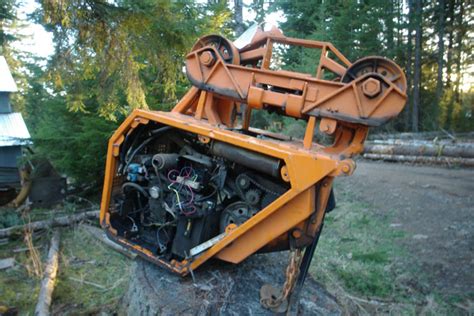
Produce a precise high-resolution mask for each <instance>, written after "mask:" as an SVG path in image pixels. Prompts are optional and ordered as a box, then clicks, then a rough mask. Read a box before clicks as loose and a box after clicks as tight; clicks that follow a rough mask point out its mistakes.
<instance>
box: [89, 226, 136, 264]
mask: <svg viewBox="0 0 474 316" xmlns="http://www.w3.org/2000/svg"><path fill="white" fill-rule="evenodd" d="M81 227H83V228H84V229H85V230H86V231H87V232H88V233H89V234H91V235H92V236H93V237H95V238H97V239H98V240H100V241H101V242H103V243H104V244H106V245H107V246H109V247H110V248H112V249H114V250H116V251H118V252H120V253H121V254H123V255H125V256H127V257H129V258H130V259H135V258H136V256H137V254H135V253H133V252H131V251H130V250H128V249H126V248H124V247H122V246H120V245H119V244H117V243H115V242H113V241H111V240H110V239H109V238H108V237H107V235H106V234H105V232H104V231H103V230H102V229H100V228H97V227H94V226H91V225H85V224H83V225H81Z"/></svg>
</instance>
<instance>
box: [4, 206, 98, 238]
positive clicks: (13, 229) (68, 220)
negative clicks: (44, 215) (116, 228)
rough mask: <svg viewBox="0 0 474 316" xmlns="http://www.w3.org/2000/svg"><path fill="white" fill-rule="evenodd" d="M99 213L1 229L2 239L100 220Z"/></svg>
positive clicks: (90, 212) (87, 213) (91, 212)
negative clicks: (26, 232)
mask: <svg viewBox="0 0 474 316" xmlns="http://www.w3.org/2000/svg"><path fill="white" fill-rule="evenodd" d="M99 213H100V212H99V211H89V212H84V213H78V214H73V215H66V216H60V217H56V218H52V219H49V220H45V221H38V222H32V223H29V224H25V225H17V226H12V227H7V228H3V229H0V238H4V237H8V236H11V235H14V234H18V233H22V232H23V231H24V230H25V229H27V230H30V231H32V232H33V231H37V230H41V229H46V228H52V227H58V226H69V225H72V224H74V223H77V222H80V221H83V220H85V219H88V218H98V217H99Z"/></svg>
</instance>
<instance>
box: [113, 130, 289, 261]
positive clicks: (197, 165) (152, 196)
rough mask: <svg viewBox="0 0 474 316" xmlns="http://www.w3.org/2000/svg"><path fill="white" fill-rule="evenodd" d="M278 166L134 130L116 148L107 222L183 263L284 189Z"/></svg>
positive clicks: (192, 140) (223, 147)
mask: <svg viewBox="0 0 474 316" xmlns="http://www.w3.org/2000/svg"><path fill="white" fill-rule="evenodd" d="M280 168H281V161H280V160H278V159H276V158H272V157H269V156H265V155H262V154H259V153H256V152H250V151H248V150H245V149H242V148H239V147H236V146H233V145H229V144H227V143H223V142H218V141H210V140H209V139H206V138H203V137H200V136H197V135H196V134H191V133H186V132H182V131H179V130H177V129H174V128H172V127H169V126H166V127H163V126H159V125H158V124H155V123H150V124H149V125H140V126H139V127H137V128H136V129H135V130H134V131H133V132H132V133H130V134H129V135H128V136H127V137H126V139H125V140H124V143H123V144H122V146H121V150H120V165H119V166H118V175H119V177H118V178H116V181H114V191H113V203H112V205H111V217H110V223H111V225H112V227H113V228H114V229H115V230H117V234H118V235H119V236H121V237H124V238H125V239H127V240H129V241H131V242H132V243H135V244H138V245H140V246H142V247H145V248H147V249H149V250H150V251H152V252H153V253H155V254H157V255H159V256H160V257H161V258H164V259H166V260H171V259H173V258H179V259H182V258H187V257H189V256H191V255H195V254H198V253H199V252H202V251H204V250H206V249H207V248H209V247H211V246H212V245H213V240H215V242H217V241H218V240H219V239H218V238H219V236H221V235H222V233H223V232H225V230H226V228H233V227H236V226H239V225H241V224H243V223H244V222H245V221H247V220H248V219H249V218H251V217H252V216H254V215H255V214H257V213H258V212H259V211H260V210H262V209H263V208H265V206H267V205H269V204H270V203H272V202H273V201H274V200H275V199H276V198H277V197H279V196H280V195H281V194H283V193H284V192H285V191H287V190H288V189H289V187H288V184H287V183H285V182H284V181H282V180H281V177H280ZM117 180H118V181H117ZM215 242H214V243H215Z"/></svg>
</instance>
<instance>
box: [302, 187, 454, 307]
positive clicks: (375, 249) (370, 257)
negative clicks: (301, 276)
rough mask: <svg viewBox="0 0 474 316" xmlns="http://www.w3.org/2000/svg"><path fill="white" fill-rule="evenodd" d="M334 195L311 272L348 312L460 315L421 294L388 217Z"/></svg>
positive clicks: (435, 297)
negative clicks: (332, 205)
mask: <svg viewBox="0 0 474 316" xmlns="http://www.w3.org/2000/svg"><path fill="white" fill-rule="evenodd" d="M337 193H338V196H337V198H338V201H337V203H338V207H337V208H336V209H335V210H334V211H333V212H331V213H329V214H328V215H327V217H326V220H325V225H324V229H323V232H322V234H321V238H320V241H319V244H318V248H317V249H316V253H315V257H314V260H313V263H312V266H311V268H310V273H311V274H312V275H313V277H314V278H315V279H316V280H317V281H318V282H320V283H322V284H323V286H324V287H325V288H327V289H328V291H329V292H330V293H332V294H333V295H334V296H335V297H336V298H337V300H338V302H339V303H340V304H342V305H343V307H344V308H345V309H346V312H347V313H349V314H353V313H356V314H360V313H362V314H365V313H369V314H373V313H375V314H378V313H390V314H404V315H405V314H408V315H414V314H419V313H424V314H435V315H444V314H455V315H456V314H463V313H462V311H461V310H459V309H456V308H455V307H454V306H453V305H452V304H450V303H451V302H449V301H446V300H443V299H442V298H441V297H440V296H439V295H437V293H429V289H426V286H425V285H424V283H423V282H424V280H425V277H426V276H424V275H422V274H421V273H420V272H419V269H418V268H417V267H416V265H413V264H411V263H412V262H414V261H416V258H412V257H410V256H412V254H410V253H409V252H408V251H407V250H406V249H405V248H404V247H403V246H402V243H401V242H400V241H401V240H402V239H403V238H405V237H406V236H405V234H404V232H403V231H401V230H400V229H398V228H394V227H390V223H391V221H392V220H393V218H392V215H391V214H384V215H380V212H376V211H375V210H374V209H371V208H370V205H366V204H364V203H361V202H358V201H355V200H354V199H353V197H352V196H351V194H350V193H349V192H344V191H337ZM408 259H410V260H408ZM427 292H428V293H429V294H427Z"/></svg>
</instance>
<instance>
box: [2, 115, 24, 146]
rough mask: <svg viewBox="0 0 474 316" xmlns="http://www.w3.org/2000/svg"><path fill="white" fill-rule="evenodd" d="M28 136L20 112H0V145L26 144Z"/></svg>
mask: <svg viewBox="0 0 474 316" xmlns="http://www.w3.org/2000/svg"><path fill="white" fill-rule="evenodd" d="M30 138H31V136H30V133H29V132H28V129H27V128H26V124H25V121H24V120H23V117H22V116H21V113H7V114H0V147H5V146H18V145H27V144H30V143H31V141H30Z"/></svg>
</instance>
